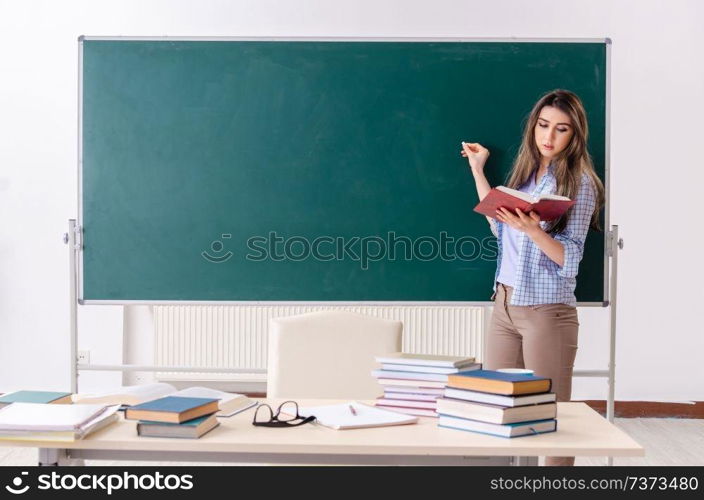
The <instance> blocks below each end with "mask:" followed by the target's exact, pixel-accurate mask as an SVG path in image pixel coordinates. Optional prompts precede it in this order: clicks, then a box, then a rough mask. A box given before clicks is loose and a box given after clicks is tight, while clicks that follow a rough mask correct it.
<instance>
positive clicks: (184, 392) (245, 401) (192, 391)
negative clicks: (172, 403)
mask: <svg viewBox="0 0 704 500" xmlns="http://www.w3.org/2000/svg"><path fill="white" fill-rule="evenodd" d="M172 396H184V397H189V398H210V399H218V400H219V401H218V407H219V408H220V411H219V412H218V413H217V416H218V417H231V416H232V415H235V414H236V413H239V412H241V411H244V410H246V409H247V408H251V407H252V406H254V405H256V404H257V403H256V402H255V401H253V400H251V399H249V398H248V397H247V396H245V395H244V394H238V393H229V392H223V391H218V390H217V389H210V388H208V387H198V386H196V387H188V388H186V389H181V390H180V391H177V392H175V393H173V394H172Z"/></svg>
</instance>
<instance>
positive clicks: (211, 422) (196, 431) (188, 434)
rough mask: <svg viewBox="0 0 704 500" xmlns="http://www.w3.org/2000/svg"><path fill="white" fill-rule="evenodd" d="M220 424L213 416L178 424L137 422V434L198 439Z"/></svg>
mask: <svg viewBox="0 0 704 500" xmlns="http://www.w3.org/2000/svg"><path fill="white" fill-rule="evenodd" d="M218 425H220V423H219V422H218V420H217V418H216V417H215V414H211V415H204V416H202V417H198V418H194V419H193V420H188V421H186V422H182V423H180V424H176V423H171V422H151V421H148V420H140V421H139V422H137V434H138V435H140V436H150V437H175V438H191V439H194V438H199V437H201V436H202V435H203V434H205V433H206V432H210V431H211V430H213V429H215V428H216V427H217V426H218Z"/></svg>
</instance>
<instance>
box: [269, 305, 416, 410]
mask: <svg viewBox="0 0 704 500" xmlns="http://www.w3.org/2000/svg"><path fill="white" fill-rule="evenodd" d="M402 331H403V324H402V323H401V322H400V321H392V320H387V319H382V318H375V317H371V316H364V315H361V314H355V313H351V312H348V311H320V312H312V313H307V314H302V315H299V316H289V317H286V318H276V319H273V320H271V321H270V327H269V361H268V370H267V371H268V373H267V396H268V397H272V398H340V399H347V398H350V399H373V398H375V397H377V396H379V395H380V394H381V393H382V392H383V390H382V389H381V386H380V385H379V384H378V383H377V381H376V379H375V378H374V377H372V375H371V371H372V370H373V369H374V368H377V367H378V363H377V362H376V361H375V360H374V356H378V355H382V354H388V353H391V352H398V351H400V350H401V335H402Z"/></svg>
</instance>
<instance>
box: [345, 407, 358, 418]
mask: <svg viewBox="0 0 704 500" xmlns="http://www.w3.org/2000/svg"><path fill="white" fill-rule="evenodd" d="M347 406H348V407H349V409H350V413H352V415H354V416H357V410H355V409H354V406H352V405H347Z"/></svg>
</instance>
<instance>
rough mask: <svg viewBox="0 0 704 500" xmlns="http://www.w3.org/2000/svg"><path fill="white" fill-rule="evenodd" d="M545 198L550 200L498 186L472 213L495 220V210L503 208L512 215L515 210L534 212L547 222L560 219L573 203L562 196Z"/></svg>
mask: <svg viewBox="0 0 704 500" xmlns="http://www.w3.org/2000/svg"><path fill="white" fill-rule="evenodd" d="M543 196H546V195H543ZM547 196H550V198H546V197H543V198H542V199H539V200H536V199H534V198H532V197H531V196H530V195H529V194H527V193H523V192H521V191H517V190H515V189H509V188H507V187H504V186H499V187H498V188H493V189H492V190H491V191H489V194H487V195H486V197H485V198H484V199H483V200H482V201H480V202H479V204H478V205H477V206H476V207H474V211H475V212H479V213H480V214H483V215H486V216H487V217H491V218H493V219H496V210H497V209H498V208H499V207H504V208H506V209H508V210H510V211H511V212H514V213H515V211H516V209H517V208H520V209H521V210H522V211H523V212H524V213H526V214H527V213H529V212H531V211H535V212H536V213H537V214H538V215H539V216H540V220H548V221H549V220H554V219H557V218H558V217H560V216H561V215H562V214H564V213H565V212H567V210H569V208H570V207H571V206H572V205H574V203H575V202H574V200H570V199H568V198H566V197H564V196H559V197H558V196H555V195H547ZM557 198H559V199H557ZM528 200H532V201H528Z"/></svg>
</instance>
